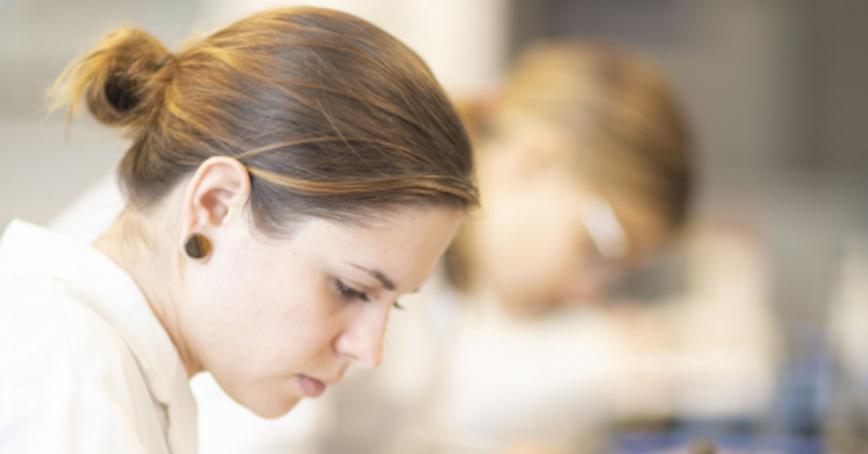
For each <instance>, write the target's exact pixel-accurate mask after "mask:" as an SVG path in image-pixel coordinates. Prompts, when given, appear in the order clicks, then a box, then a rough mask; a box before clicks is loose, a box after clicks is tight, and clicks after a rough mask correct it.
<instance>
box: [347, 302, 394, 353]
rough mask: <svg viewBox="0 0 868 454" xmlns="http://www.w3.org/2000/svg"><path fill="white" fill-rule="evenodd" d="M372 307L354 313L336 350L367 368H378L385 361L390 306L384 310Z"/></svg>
mask: <svg viewBox="0 0 868 454" xmlns="http://www.w3.org/2000/svg"><path fill="white" fill-rule="evenodd" d="M373 306H374V304H371V307H368V308H366V309H370V310H363V311H359V312H358V313H357V314H354V319H352V320H350V321H349V322H348V324H347V327H346V328H345V329H344V331H343V332H342V333H341V334H340V335H339V336H338V338H337V339H336V341H335V350H336V351H337V352H338V354H340V355H345V356H348V357H350V358H352V359H353V360H354V361H355V362H357V363H358V364H359V365H361V366H363V367H366V368H370V369H373V368H376V367H377V366H379V365H380V363H381V362H382V361H383V339H384V337H385V333H386V323H387V322H388V319H389V310H388V308H389V307H390V306H387V309H385V310H383V309H381V308H376V307H373Z"/></svg>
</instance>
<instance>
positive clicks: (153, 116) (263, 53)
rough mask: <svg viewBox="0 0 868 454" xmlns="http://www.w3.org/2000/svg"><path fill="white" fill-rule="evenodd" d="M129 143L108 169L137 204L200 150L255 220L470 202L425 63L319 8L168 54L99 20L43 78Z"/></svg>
mask: <svg viewBox="0 0 868 454" xmlns="http://www.w3.org/2000/svg"><path fill="white" fill-rule="evenodd" d="M50 94H51V95H52V96H53V98H54V100H55V105H54V108H58V107H63V106H65V105H68V106H69V117H70V118H71V117H72V116H73V115H74V114H75V111H76V108H77V105H78V103H79V102H80V101H81V100H82V99H83V100H84V101H85V103H86V105H87V107H88V109H89V110H90V112H91V114H92V115H93V116H94V117H95V118H96V119H97V120H98V121H100V122H102V123H104V124H106V125H111V126H116V127H120V128H122V129H123V130H124V132H125V135H126V136H127V137H129V138H130V139H132V146H131V147H130V148H129V149H128V151H127V152H126V154H125V156H124V158H123V160H122V161H121V163H120V166H119V169H118V173H119V179H120V183H121V187H122V188H123V190H124V192H125V195H126V197H127V200H128V203H129V204H130V206H133V207H136V208H138V209H147V208H148V207H149V206H152V205H153V204H155V203H156V202H157V201H159V200H160V199H161V198H162V197H163V196H165V195H166V194H167V193H168V192H169V191H170V190H171V189H172V188H173V187H174V186H175V185H176V184H177V183H178V182H179V181H180V180H181V179H182V178H184V177H185V176H186V175H188V174H190V173H191V172H193V171H194V170H195V169H196V168H197V167H198V166H199V165H200V164H201V163H202V162H203V161H204V160H206V159H208V158H209V157H212V156H228V157H232V158H235V159H237V160H238V161H240V162H241V163H242V164H243V165H244V166H246V168H247V169H248V172H249V174H250V179H251V184H252V194H251V202H250V203H251V209H252V213H253V219H254V221H255V222H256V224H257V226H258V227H260V228H265V229H267V230H269V231H272V232H280V231H283V230H285V229H286V228H287V227H288V226H291V225H292V223H293V222H295V221H298V220H300V219H303V218H304V217H307V216H316V217H322V218H326V219H332V220H339V221H343V222H353V221H359V220H361V219H363V217H364V216H367V215H374V214H376V213H377V211H378V210H380V209H384V208H389V207H395V206H404V205H408V204H409V205H414V204H421V205H449V206H455V207H458V208H465V207H468V206H472V205H475V204H476V203H477V193H476V188H475V184H474V181H473V161H472V157H471V153H470V143H469V140H468V138H467V135H466V133H465V131H464V128H463V126H462V124H461V123H460V121H459V119H458V116H457V114H456V113H455V111H454V109H453V107H452V105H451V104H450V102H449V101H448V99H447V97H446V96H445V94H444V92H443V90H442V88H441V87H440V86H439V84H438V83H437V81H436V80H435V79H434V77H433V75H432V73H431V71H430V70H429V69H428V67H427V66H426V65H425V63H424V62H423V61H422V60H421V59H420V58H419V57H418V56H417V55H416V54H415V53H414V52H413V51H412V50H410V49H409V48H408V47H406V46H405V45H404V44H402V43H401V42H399V41H398V40H396V39H395V38H394V37H392V36H390V35H389V34H387V33H386V32H384V31H382V30H381V29H379V28H377V27H376V26H374V25H372V24H370V23H368V22H366V21H363V20H361V19H358V18H356V17H353V16H351V15H348V14H344V13H340V12H336V11H330V10H325V9H318V8H284V9H275V10H269V11H264V12H262V13H259V14H255V15H252V16H249V17H247V18H244V19H242V20H239V21H238V22H235V23H233V24H231V25H229V26H227V27H225V28H223V29H221V30H219V31H217V32H215V33H213V34H211V35H210V36H207V37H205V38H204V39H201V40H199V41H194V42H192V43H191V44H189V45H187V46H185V47H184V48H183V49H181V50H180V51H178V52H177V53H172V52H170V51H169V50H167V49H166V48H165V47H164V46H163V45H162V44H161V43H160V42H159V41H158V40H157V39H156V38H154V37H153V36H152V35H151V34H149V33H147V32H145V31H142V30H137V29H119V30H115V31H113V32H111V33H109V34H108V35H107V36H105V37H104V38H103V39H102V41H101V42H100V43H99V44H98V45H97V46H96V47H95V48H94V49H93V50H92V51H90V52H89V53H88V54H87V55H84V56H82V57H81V58H79V59H78V60H76V61H75V62H74V63H73V64H72V65H70V67H69V68H67V70H66V71H65V72H64V74H63V75H62V76H61V77H60V78H59V80H58V81H57V82H56V83H55V85H54V86H53V87H52V91H51V93H50Z"/></svg>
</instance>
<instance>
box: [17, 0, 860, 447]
mask: <svg viewBox="0 0 868 454" xmlns="http://www.w3.org/2000/svg"><path fill="white" fill-rule="evenodd" d="M294 3H295V2H277V1H258V2H257V1H244V2H242V1H231V0H210V1H209V0H198V1H179V0H152V1H149V2H134V1H109V0H77V1H75V2H68V1H57V0H0V225H6V224H7V223H8V222H9V221H10V220H12V219H13V218H23V219H26V220H29V221H33V222H37V223H47V222H49V221H50V220H51V219H53V218H55V217H56V216H57V215H58V214H59V213H60V212H61V211H63V210H64V209H65V208H67V207H69V206H70V204H71V203H72V202H73V201H74V200H76V198H77V197H78V196H79V195H80V194H81V193H82V192H84V191H85V190H87V189H88V188H90V187H92V186H93V185H94V184H96V183H97V182H98V181H99V180H100V179H101V178H103V177H104V176H106V175H108V174H109V173H110V172H111V171H112V169H113V168H114V165H115V163H116V162H117V161H118V160H119V159H120V157H121V155H122V153H123V151H124V150H125V142H124V141H123V140H122V139H121V138H119V137H118V135H117V134H116V133H115V132H113V131H110V130H107V129H105V128H102V127H99V126H97V125H95V124H94V123H93V122H92V121H91V120H89V119H87V118H86V116H82V118H81V119H80V120H79V121H77V122H75V123H74V124H73V125H72V126H70V127H69V128H68V129H67V128H65V125H64V118H63V114H62V113H55V114H53V115H51V116H48V115H47V114H46V112H45V109H44V103H43V96H44V93H45V89H46V88H47V87H48V86H49V85H50V84H51V82H52V81H53V80H54V78H55V77H56V76H57V75H58V74H59V73H60V72H61V70H62V69H63V67H64V66H65V65H66V64H67V63H68V62H69V61H71V59H72V58H74V57H75V56H77V55H79V54H81V53H82V52H84V51H86V50H87V49H88V48H89V47H90V46H91V45H93V44H94V43H95V42H96V40H97V39H98V38H99V36H100V35H101V34H103V33H104V32H105V31H106V30H108V29H110V28H112V27H115V26H119V25H128V24H132V25H135V26H138V27H142V28H144V29H146V30H149V31H151V32H153V33H154V34H155V35H156V36H157V37H159V38H160V39H162V40H163V42H164V43H166V44H167V45H168V46H169V47H170V49H176V48H178V47H179V46H180V45H181V44H182V43H183V42H184V40H185V39H187V38H188V37H189V36H190V34H191V32H192V33H193V35H194V36H202V35H204V34H205V33H207V32H208V31H210V30H213V29H214V28H216V27H219V26H221V25H224V24H227V23H228V22H230V21H232V20H233V19H236V18H239V17H241V16H243V15H245V14H247V13H250V12H253V11H256V10H259V9H262V8H265V7H270V6H277V5H286V4H294ZM305 4H311V5H317V6H326V7H332V8H336V9H340V10H343V11H347V12H350V13H353V14H356V15H359V16H361V17H363V18H365V19H367V20H369V21H371V22H373V23H375V24H377V25H379V26H381V27H382V28H384V29H385V30H387V31H389V32H391V33H392V34H394V35H396V36H397V37H399V38H400V39H402V40H403V41H405V42H406V43H407V44H409V45H410V47H412V48H413V49H415V50H416V51H417V52H419V53H420V54H421V55H422V57H423V58H424V59H425V60H426V61H427V62H428V63H429V64H430V66H431V67H432V69H433V71H434V73H435V74H436V75H437V76H438V78H439V79H440V81H441V82H442V83H443V85H444V86H445V88H446V89H447V91H448V92H450V93H451V94H452V95H453V96H454V97H455V98H456V99H464V98H469V97H479V96H483V97H484V96H485V95H486V94H488V93H494V92H496V90H497V87H498V84H499V82H500V79H501V76H502V74H503V73H504V71H505V70H506V68H507V67H508V64H509V62H510V61H511V60H512V59H513V57H515V56H516V55H517V54H518V53H519V52H520V51H521V49H523V48H525V47H526V46H527V45H528V44H530V43H532V42H534V41H536V40H538V39H540V38H546V37H569V38H574V39H578V40H583V41H593V42H603V43H611V44H615V45H618V46H620V47H623V48H626V49H628V50H632V51H635V52H638V53H640V54H643V55H645V56H647V57H649V58H650V59H651V60H653V61H654V62H655V63H656V64H657V65H658V66H659V67H660V68H662V70H663V72H664V73H665V76H667V77H668V78H669V80H670V81H671V83H672V85H673V87H674V88H675V90H676V91H677V93H678V96H679V99H680V100H681V102H682V104H683V108H684V111H685V114H686V116H687V118H688V123H689V125H690V128H691V131H692V137H693V140H694V142H695V146H696V151H697V152H698V154H699V158H698V163H697V169H698V173H699V184H698V193H697V196H696V198H695V199H694V201H693V210H694V211H693V213H694V216H695V220H696V222H698V223H710V224H715V225H726V226H729V228H731V229H733V230H736V231H739V232H742V233H741V234H743V235H744V236H747V237H749V238H750V241H749V243H750V245H751V247H752V248H754V250H753V251H752V252H751V254H754V255H756V256H759V257H761V260H762V262H763V263H764V265H763V267H764V268H763V269H767V272H763V273H762V276H761V277H762V279H763V280H764V282H763V283H762V284H761V286H762V287H763V291H762V293H763V300H762V301H761V302H760V304H764V305H767V307H768V309H769V311H770V313H771V314H773V320H774V323H775V326H776V327H777V329H779V330H780V339H781V343H780V352H781V356H780V357H776V358H777V359H776V360H775V361H774V364H770V365H769V366H770V367H773V370H774V373H775V376H774V387H773V390H772V391H771V395H770V396H769V399H768V402H767V403H765V404H764V405H763V408H762V410H761V411H759V412H758V413H757V414H756V415H754V416H755V419H754V420H753V421H755V426H756V427H754V428H753V429H751V431H750V435H751V436H753V437H759V436H760V435H762V436H763V437H766V438H767V439H770V440H773V441H771V442H769V443H771V444H772V445H774V443H778V444H777V445H775V446H798V448H795V447H793V448H780V447H778V448H777V449H779V450H780V452H800V451H798V450H797V449H802V450H803V451H801V452H823V450H826V449H831V448H829V446H838V448H837V449H838V451H837V452H864V451H862V450H861V449H866V448H865V445H864V444H858V443H860V441H859V440H858V438H859V434H860V433H861V434H862V435H861V436H864V434H865V433H866V429H868V418H866V415H868V406H865V405H862V403H860V402H861V401H862V400H865V399H868V370H866V369H868V366H866V365H865V364H863V363H868V291H866V282H868V258H866V251H868V239H866V238H868V237H866V235H868V197H866V194H868V125H866V123H865V121H866V118H868V83H866V82H868V49H866V45H868V27H865V22H866V19H868V2H864V1H861V0H827V1H823V2H817V1H812V0H727V1H722V0H701V1H696V0H655V1H647V0H537V1H520V0H474V1H472V2H467V1H460V0H441V1H438V2H428V1H421V0H420V1H409V0H368V1H364V2H360V1H350V0H345V1H337V0H335V1H309V2H305ZM691 263H692V264H693V265H694V266H699V267H705V266H707V267H708V269H709V270H710V271H709V272H710V273H715V272H717V270H719V269H721V268H719V267H716V265H715V263H713V261H711V260H709V261H707V262H703V261H702V260H700V261H698V262H691ZM723 269H724V270H725V268H723ZM714 278H715V279H717V280H718V281H719V283H720V284H719V285H721V286H724V287H726V286H732V287H738V286H739V285H741V283H740V282H739V280H738V279H736V278H733V277H731V276H729V275H727V274H726V272H725V271H721V272H720V273H719V274H717V275H715V276H714ZM740 328H741V327H739V326H732V327H731V329H732V330H733V331H734V332H735V333H738V331H739V329H740ZM746 398H747V397H746ZM757 421H758V422H757ZM752 424H753V423H752ZM752 427H753V426H752ZM757 427H758V428H757ZM758 434H759V435H758ZM802 441H804V442H805V443H801V442H802ZM624 443H628V441H624ZM786 443H794V444H792V445H787V444H786ZM625 446H626V445H625ZM740 446H742V447H743V446H745V445H744V444H742V445H740ZM856 446H861V447H862V448H861V449H859V448H856ZM736 447H737V448H738V446H736ZM625 449H626V448H625ZM637 449H639V448H637ZM745 449H747V448H745ZM789 449H792V450H789ZM203 452H205V450H204V449H203ZM636 452H640V451H636Z"/></svg>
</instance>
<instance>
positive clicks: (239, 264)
mask: <svg viewBox="0 0 868 454" xmlns="http://www.w3.org/2000/svg"><path fill="white" fill-rule="evenodd" d="M461 217H462V214H461V213H460V212H459V211H457V210H454V209H450V208H430V207H425V208H423V207H419V208H407V209H404V210H401V211H391V212H387V213H384V214H383V215H382V219H381V220H375V221H371V222H370V223H368V224H367V225H364V226H350V225H346V224H339V223H335V222H330V221H326V220H322V219H309V220H307V221H304V222H303V223H301V224H300V225H298V226H297V227H296V228H294V230H293V232H292V233H291V235H289V236H288V237H286V238H283V239H273V238H270V237H266V236H265V235H264V234H263V233H261V232H258V231H255V230H253V229H252V227H250V225H249V223H248V222H246V220H244V219H243V218H241V219H238V220H236V221H235V222H230V223H228V224H226V225H221V226H220V228H216V229H214V231H213V233H212V235H211V236H213V237H212V238H210V239H211V241H212V243H213V252H212V253H211V255H210V256H209V257H208V258H207V259H205V260H204V261H190V262H188V263H187V264H186V271H185V278H186V288H187V289H188V291H187V292H188V293H187V294H186V295H185V296H184V300H185V304H182V305H179V311H180V312H181V313H179V315H178V317H179V320H180V326H181V327H182V330H183V336H184V337H185V339H186V340H187V342H188V344H189V346H190V349H191V350H192V351H193V353H194V355H195V356H196V358H197V359H198V361H199V362H200V363H201V365H202V366H203V368H204V369H205V370H208V371H210V372H211V373H212V374H213V375H214V377H215V379H216V380H217V382H219V383H220V385H221V386H222V387H223V389H224V390H225V391H226V392H227V393H228V394H229V395H230V396H231V397H232V398H234V399H235V400H236V401H238V402H239V403H241V404H242V405H244V406H245V407H247V408H249V409H250V410H252V411H253V412H255V413H257V414H259V415H261V416H264V417H277V416H280V415H282V414H284V413H286V412H288V411H289V410H290V409H292V408H293V406H294V405H295V404H296V403H297V402H298V401H299V400H300V399H302V398H303V397H316V396H318V395H319V394H321V393H322V392H323V391H324V390H325V388H326V387H327V386H328V385H330V384H333V383H336V382H337V381H338V380H340V379H341V377H342V376H343V375H344V373H345V372H346V370H347V368H348V367H349V366H350V365H353V364H359V365H362V366H365V367H376V366H377V365H378V364H379V363H380V360H381V359H382V352H383V345H382V344H383V335H384V331H385V329H386V323H387V321H388V319H389V315H390V313H391V311H392V310H393V305H394V303H395V302H396V301H397V299H398V297H399V296H401V295H402V294H405V293H408V292H413V291H414V290H416V289H418V288H419V287H420V286H421V285H422V283H423V281H424V280H425V279H426V277H427V276H428V275H429V274H430V273H431V272H432V270H433V269H434V266H435V264H436V262H437V260H438V258H439V257H440V256H441V254H442V253H443V252H444V250H445V249H446V247H447V245H448V243H449V242H450V241H451V239H452V237H453V235H454V234H455V231H456V229H457V228H458V225H459V223H460V219H461ZM410 310H412V308H410Z"/></svg>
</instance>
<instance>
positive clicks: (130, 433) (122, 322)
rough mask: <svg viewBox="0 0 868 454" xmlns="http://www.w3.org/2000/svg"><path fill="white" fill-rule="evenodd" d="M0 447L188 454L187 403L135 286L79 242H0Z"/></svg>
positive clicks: (192, 437)
mask: <svg viewBox="0 0 868 454" xmlns="http://www.w3.org/2000/svg"><path fill="white" fill-rule="evenodd" d="M0 364H2V367H0V452H2V453H7V452H8V453H22V452H52V453H102V452H106V453H108V452H111V453H120V452H123V453H149V454H150V453H173V454H185V453H194V452H196V450H197V440H196V405H195V402H194V400H193V395H192V393H191V391H190V386H189V380H188V377H187V374H186V371H185V369H184V366H183V364H182V362H181V359H180V357H179V356H178V352H177V350H176V349H175V347H174V345H173V344H172V342H171V339H170V338H169V336H168V334H167V333H166V332H165V330H164V329H163V327H162V325H161V324H160V322H159V321H158V320H157V318H156V317H155V316H154V314H153V312H152V311H151V310H150V308H149V306H148V305H147V302H146V301H145V299H144V297H143V295H142V294H141V292H140V290H139V289H138V288H137V287H136V285H135V283H134V282H133V281H132V280H131V279H130V278H129V276H128V275H127V274H126V273H125V272H124V271H123V270H122V269H120V268H119V267H118V266H117V265H115V264H114V263H113V262H112V261H111V260H110V259H108V258H107V257H105V256H104V255H102V254H100V253H99V252H97V251H96V250H94V249H92V248H91V247H90V246H89V245H88V244H87V243H84V242H80V241H77V240H73V239H69V238H65V237H63V236H61V235H58V234H55V233H52V232H50V231H48V230H46V229H43V228H41V227H38V226H34V225H31V224H27V223H24V222H21V221H13V222H12V223H11V224H10V225H9V227H8V228H7V229H6V231H5V233H4V234H3V238H2V240H0Z"/></svg>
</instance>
